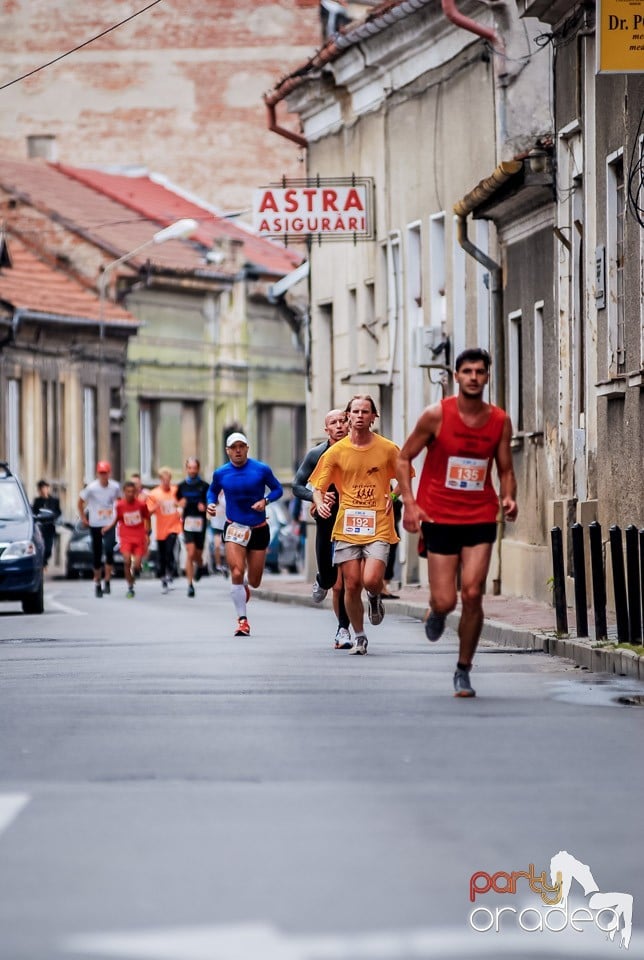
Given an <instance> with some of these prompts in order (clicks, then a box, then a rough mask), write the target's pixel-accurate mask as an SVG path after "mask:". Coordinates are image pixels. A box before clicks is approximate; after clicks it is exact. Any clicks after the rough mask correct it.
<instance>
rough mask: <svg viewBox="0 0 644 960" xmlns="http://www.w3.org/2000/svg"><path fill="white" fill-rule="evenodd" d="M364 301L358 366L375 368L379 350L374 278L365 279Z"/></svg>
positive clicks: (367, 368)
mask: <svg viewBox="0 0 644 960" xmlns="http://www.w3.org/2000/svg"><path fill="white" fill-rule="evenodd" d="M362 302H363V320H362V323H361V324H360V335H359V337H358V366H359V369H360V370H373V369H374V367H375V365H376V356H377V352H378V331H377V318H376V285H375V283H374V281H373V280H365V284H364V292H363V300H362Z"/></svg>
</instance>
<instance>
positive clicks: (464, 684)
mask: <svg viewBox="0 0 644 960" xmlns="http://www.w3.org/2000/svg"><path fill="white" fill-rule="evenodd" d="M454 696H455V697H475V696H476V691H475V690H473V689H472V684H471V683H470V671H469V670H461V669H460V667H457V668H456V672H455V673H454Z"/></svg>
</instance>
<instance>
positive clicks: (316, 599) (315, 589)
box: [311, 580, 329, 603]
mask: <svg viewBox="0 0 644 960" xmlns="http://www.w3.org/2000/svg"><path fill="white" fill-rule="evenodd" d="M328 592H329V591H328V590H325V589H324V587H321V586H320V584H319V583H318V581H317V580H314V581H313V586H312V587H311V596H312V597H313V603H322V601H323V600H324V598H325V597H326V595H327V593H328Z"/></svg>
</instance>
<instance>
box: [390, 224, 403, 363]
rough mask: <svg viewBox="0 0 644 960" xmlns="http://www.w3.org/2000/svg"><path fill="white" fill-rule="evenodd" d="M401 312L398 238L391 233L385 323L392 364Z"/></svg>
mask: <svg viewBox="0 0 644 960" xmlns="http://www.w3.org/2000/svg"><path fill="white" fill-rule="evenodd" d="M401 312H402V264H401V251H400V236H399V234H397V233H393V234H391V235H390V237H389V242H388V243H387V322H388V324H389V362H390V364H393V363H394V355H395V351H396V342H397V340H398V329H399V326H398V324H399V321H400V320H401Z"/></svg>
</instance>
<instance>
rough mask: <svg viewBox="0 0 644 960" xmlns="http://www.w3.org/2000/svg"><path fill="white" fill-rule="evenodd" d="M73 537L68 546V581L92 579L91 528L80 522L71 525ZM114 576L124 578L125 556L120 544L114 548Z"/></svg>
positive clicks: (66, 569)
mask: <svg viewBox="0 0 644 960" xmlns="http://www.w3.org/2000/svg"><path fill="white" fill-rule="evenodd" d="M69 526H70V527H71V531H72V535H71V537H70V538H69V543H68V544H67V552H66V553H65V576H66V577H67V579H68V580H73V579H74V578H76V577H91V576H92V574H93V572H94V569H93V567H94V565H93V559H92V538H91V536H90V532H89V527H86V526H85V525H84V524H83V523H81V521H80V520H78V521H77V522H76V524H69ZM113 570H114V575H115V576H117V577H122V576H123V570H124V564H123V555H122V554H121V551H120V549H119V545H118V542H117V544H116V547H115V548H114V567H113Z"/></svg>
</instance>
